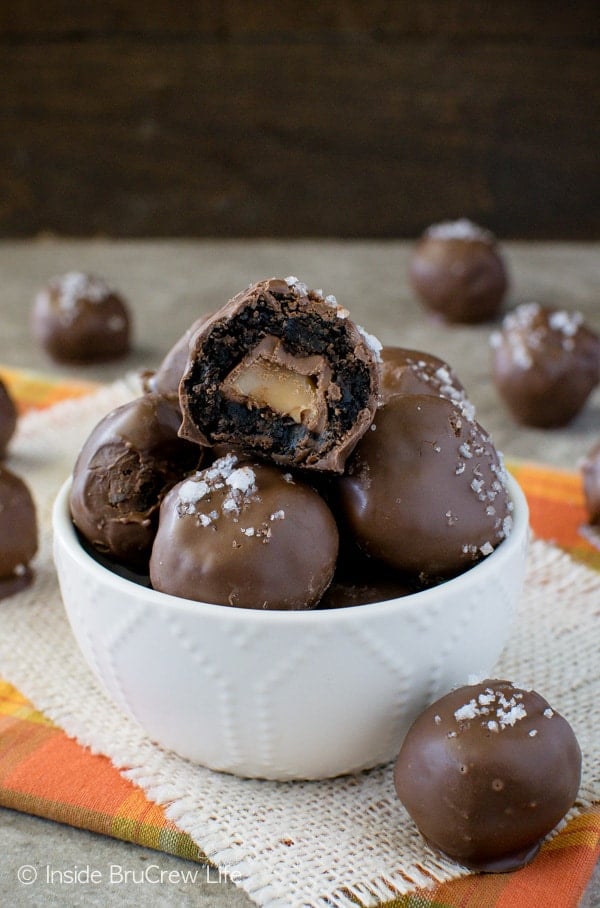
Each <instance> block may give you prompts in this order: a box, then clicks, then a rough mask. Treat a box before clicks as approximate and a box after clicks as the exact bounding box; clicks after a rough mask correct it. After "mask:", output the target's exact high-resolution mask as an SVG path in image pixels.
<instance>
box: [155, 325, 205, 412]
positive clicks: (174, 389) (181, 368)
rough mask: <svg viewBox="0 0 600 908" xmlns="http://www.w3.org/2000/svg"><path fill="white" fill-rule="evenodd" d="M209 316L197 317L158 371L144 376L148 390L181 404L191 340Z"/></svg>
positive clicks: (166, 356) (172, 348) (174, 345)
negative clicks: (180, 388) (182, 381)
mask: <svg viewBox="0 0 600 908" xmlns="http://www.w3.org/2000/svg"><path fill="white" fill-rule="evenodd" d="M209 318H210V315H202V316H200V318H198V319H196V321H195V322H194V323H193V324H192V325H191V326H190V327H189V328H188V329H187V331H185V332H184V333H183V334H182V335H181V337H180V338H179V339H178V340H177V341H175V343H174V344H173V346H172V347H171V349H170V350H169V351H168V353H167V354H166V355H165V357H164V358H163V360H162V362H161V364H160V366H159V367H158V369H157V370H156V372H153V373H151V374H147V375H144V376H143V381H144V386H145V390H146V391H148V392H151V393H152V392H153V393H155V394H160V395H161V396H162V397H167V398H168V399H169V400H172V401H173V402H174V403H176V404H177V406H179V384H180V382H181V379H182V377H183V373H184V372H185V368H186V365H187V361H188V354H189V346H190V340H191V338H192V337H194V335H195V334H196V332H197V331H198V329H199V328H201V327H202V325H204V323H205V322H206V321H208V319H209Z"/></svg>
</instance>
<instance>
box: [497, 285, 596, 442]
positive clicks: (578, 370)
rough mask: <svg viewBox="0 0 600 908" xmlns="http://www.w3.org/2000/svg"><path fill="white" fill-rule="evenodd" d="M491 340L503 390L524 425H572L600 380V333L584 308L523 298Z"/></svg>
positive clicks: (516, 416) (546, 426) (509, 406)
mask: <svg viewBox="0 0 600 908" xmlns="http://www.w3.org/2000/svg"><path fill="white" fill-rule="evenodd" d="M490 345H491V348H492V377H493V380H494V383H495V385H496V388H497V390H498V393H499V394H500V396H501V398H502V399H503V401H504V403H505V404H506V406H507V407H508V409H509V411H510V412H511V414H512V416H513V417H514V419H515V420H516V421H517V422H519V423H522V424H523V425H526V426H536V427H538V428H553V427H559V426H565V425H567V423H569V422H570V421H571V420H572V419H574V417H575V416H577V414H578V413H579V412H580V410H581V409H582V408H583V407H584V405H585V403H586V401H587V399H588V397H589V396H590V394H591V393H592V391H593V390H594V388H595V387H596V386H597V385H598V383H599V382H600V337H599V336H598V335H597V334H596V333H595V332H594V331H593V330H592V329H591V328H590V327H589V326H588V325H586V324H585V322H584V320H583V316H582V315H581V313H579V312H572V311H568V310H566V309H554V308H552V307H549V306H542V305H540V304H539V303H537V302H529V303H522V304H521V305H520V306H517V307H516V309H513V311H512V312H509V313H508V315H506V317H505V318H504V321H503V323H502V328H501V330H500V331H495V332H494V333H493V334H492V335H491V337H490Z"/></svg>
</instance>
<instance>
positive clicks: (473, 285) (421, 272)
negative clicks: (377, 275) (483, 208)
mask: <svg viewBox="0 0 600 908" xmlns="http://www.w3.org/2000/svg"><path fill="white" fill-rule="evenodd" d="M409 278H410V281H411V284H412V286H413V289H414V290H415V293H416V294H417V296H418V297H419V299H420V300H421V302H422V303H423V304H424V306H425V307H426V308H427V309H429V310H430V311H431V312H432V313H434V314H435V315H437V316H438V317H439V318H441V319H444V320H446V321H448V322H462V323H465V324H469V323H471V324H474V323H477V322H484V321H489V320H490V319H493V318H495V317H496V316H497V315H498V313H499V312H500V310H501V308H502V303H503V300H504V296H505V293H506V288H507V285H508V278H507V272H506V267H505V265H504V261H503V259H502V256H501V255H500V252H499V249H498V245H497V243H496V238H495V237H494V235H493V234H492V233H490V231H489V230H485V229H484V228H483V227H479V226H477V225H476V224H473V223H471V221H468V220H467V219H465V218H463V219H461V220H458V221H447V222H444V223H441V224H434V225H433V226H432V227H429V228H428V229H427V230H426V231H425V233H424V234H423V236H422V237H421V239H420V240H419V242H418V243H417V245H416V247H415V249H414V251H413V254H412V256H411V260H410V265H409Z"/></svg>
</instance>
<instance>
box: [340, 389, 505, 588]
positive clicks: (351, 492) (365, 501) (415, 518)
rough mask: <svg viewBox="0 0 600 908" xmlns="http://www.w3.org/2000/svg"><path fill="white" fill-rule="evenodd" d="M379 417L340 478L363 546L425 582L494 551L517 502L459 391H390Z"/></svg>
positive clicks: (349, 523) (343, 503)
mask: <svg viewBox="0 0 600 908" xmlns="http://www.w3.org/2000/svg"><path fill="white" fill-rule="evenodd" d="M373 427H374V428H373V430H372V431H369V432H367V434H366V435H365V436H364V438H363V439H362V440H361V441H360V443H359V445H358V446H357V448H356V450H355V452H354V454H353V455H352V457H351V459H350V461H349V463H348V467H347V470H346V474H345V475H344V476H342V477H340V478H338V479H337V493H338V501H339V506H340V509H341V513H342V518H343V520H344V521H345V528H346V531H347V532H348V533H349V534H351V535H352V536H353V538H354V539H355V541H356V543H357V544H358V546H359V547H360V549H361V550H362V551H363V552H365V553H366V554H367V555H368V556H370V557H371V558H374V559H379V560H381V561H383V562H385V563H386V564H388V565H390V566H391V567H393V568H395V569H397V570H400V571H408V572H414V573H417V574H420V575H422V580H423V581H424V582H431V581H435V580H436V579H438V578H443V577H448V576H451V575H453V574H456V573H459V572H460V571H462V570H465V569H466V568H468V567H470V566H471V565H473V564H474V563H475V562H476V561H478V560H480V559H481V558H482V557H484V556H485V555H488V554H490V553H491V552H492V550H493V549H494V548H495V547H496V546H497V545H498V544H499V543H500V542H501V541H502V540H503V539H504V538H505V536H506V535H507V534H508V533H509V532H510V529H511V526H512V517H511V511H512V502H511V501H510V498H509V495H508V492H507V488H506V483H505V480H506V476H505V472H504V468H503V466H502V462H501V460H500V457H499V455H498V453H497V451H496V449H495V448H494V446H493V444H492V442H491V440H490V438H489V436H488V435H487V434H486V433H485V431H484V430H483V429H482V427H481V426H480V425H479V424H478V423H476V422H473V421H471V420H469V419H467V418H466V417H465V416H464V415H463V413H462V412H461V410H459V409H458V407H456V406H455V405H454V404H453V403H451V401H449V400H446V399H445V398H443V397H432V396H426V395H417V394H415V395H406V396H398V397H393V398H392V399H390V400H389V401H388V402H387V403H386V404H385V405H384V406H383V407H381V409H380V410H379V411H378V413H377V416H376V418H375V421H374V423H373Z"/></svg>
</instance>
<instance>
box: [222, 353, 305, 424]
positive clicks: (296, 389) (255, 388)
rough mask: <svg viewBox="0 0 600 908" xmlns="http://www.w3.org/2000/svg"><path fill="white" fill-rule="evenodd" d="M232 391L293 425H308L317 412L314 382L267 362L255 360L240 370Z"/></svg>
mask: <svg viewBox="0 0 600 908" xmlns="http://www.w3.org/2000/svg"><path fill="white" fill-rule="evenodd" d="M232 389H233V390H234V392H237V394H239V395H240V396H241V397H244V398H246V399H247V400H248V401H251V402H252V404H254V405H256V406H257V407H270V408H271V410H274V411H275V412H276V413H280V414H281V415H282V416H291V418H292V419H293V420H294V422H297V423H301V422H310V421H312V420H313V419H314V417H315V416H316V413H317V383H316V381H315V380H314V378H313V377H312V376H310V375H299V374H298V373H297V372H292V370H291V369H286V368H285V366H281V365H277V364H275V363H273V362H269V360H264V359H256V360H254V362H252V363H250V365H248V366H247V368H245V369H241V370H240V371H239V372H238V374H237V375H236V377H235V379H234V380H233V382H232Z"/></svg>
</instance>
